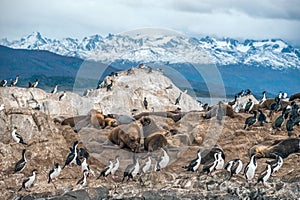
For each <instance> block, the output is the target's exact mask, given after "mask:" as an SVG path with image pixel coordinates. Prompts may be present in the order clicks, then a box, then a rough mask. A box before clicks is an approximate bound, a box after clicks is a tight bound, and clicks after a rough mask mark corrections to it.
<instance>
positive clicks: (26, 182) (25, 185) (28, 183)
mask: <svg viewBox="0 0 300 200" xmlns="http://www.w3.org/2000/svg"><path fill="white" fill-rule="evenodd" d="M36 174H37V170H36V169H34V170H32V176H29V177H28V178H27V179H25V180H24V181H23V183H22V187H21V188H20V189H19V190H18V192H20V191H21V190H22V189H23V188H24V189H25V190H26V191H28V192H30V190H29V188H30V187H31V186H32V185H33V182H34V181H35V178H36Z"/></svg>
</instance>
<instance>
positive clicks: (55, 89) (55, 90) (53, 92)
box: [51, 83, 58, 94]
mask: <svg viewBox="0 0 300 200" xmlns="http://www.w3.org/2000/svg"><path fill="white" fill-rule="evenodd" d="M57 88H58V84H57V83H56V84H55V86H54V88H53V89H52V91H51V93H52V94H55V93H56V92H57Z"/></svg>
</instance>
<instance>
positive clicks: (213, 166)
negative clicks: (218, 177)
mask: <svg viewBox="0 0 300 200" xmlns="http://www.w3.org/2000/svg"><path fill="white" fill-rule="evenodd" d="M218 153H219V152H216V153H214V161H213V162H212V163H209V164H207V165H204V166H203V169H202V172H206V173H207V175H209V176H211V173H212V172H213V171H215V170H216V166H217V164H218Z"/></svg>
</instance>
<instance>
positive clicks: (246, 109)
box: [245, 99, 254, 113]
mask: <svg viewBox="0 0 300 200" xmlns="http://www.w3.org/2000/svg"><path fill="white" fill-rule="evenodd" d="M253 106H254V102H253V101H252V99H249V100H248V102H247V103H246V106H245V113H249V112H250V111H251V110H252V108H253Z"/></svg>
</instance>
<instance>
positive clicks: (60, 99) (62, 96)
mask: <svg viewBox="0 0 300 200" xmlns="http://www.w3.org/2000/svg"><path fill="white" fill-rule="evenodd" d="M66 96H67V94H66V91H64V92H63V93H62V94H61V95H60V96H59V97H58V100H59V101H62V100H63V99H64V98H65V97H66Z"/></svg>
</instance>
